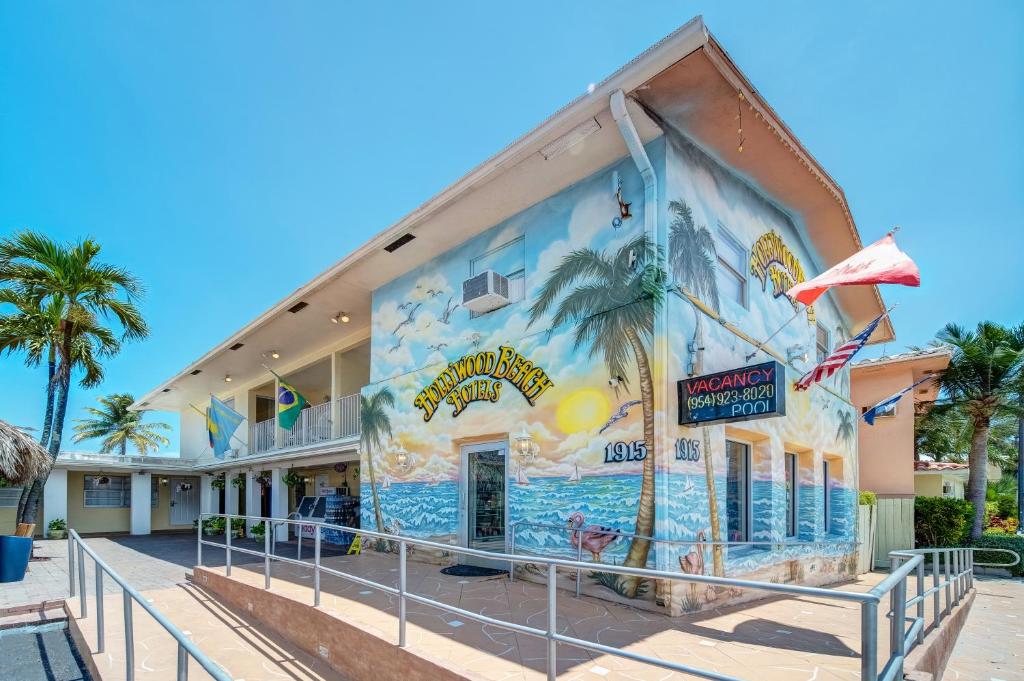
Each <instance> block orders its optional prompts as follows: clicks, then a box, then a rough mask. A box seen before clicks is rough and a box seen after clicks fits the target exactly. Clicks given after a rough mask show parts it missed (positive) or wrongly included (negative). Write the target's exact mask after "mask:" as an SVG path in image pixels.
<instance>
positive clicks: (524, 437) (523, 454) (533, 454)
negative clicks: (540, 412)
mask: <svg viewBox="0 0 1024 681" xmlns="http://www.w3.org/2000/svg"><path fill="white" fill-rule="evenodd" d="M512 449H513V450H514V451H515V452H516V453H517V454H518V455H519V458H520V460H521V461H533V460H534V459H536V458H537V454H539V453H540V445H538V444H537V442H536V440H534V439H533V437H532V436H531V435H530V434H529V433H528V432H526V426H523V430H522V432H521V433H519V435H517V436H516V437H515V440H513V441H512Z"/></svg>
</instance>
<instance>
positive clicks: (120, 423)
mask: <svg viewBox="0 0 1024 681" xmlns="http://www.w3.org/2000/svg"><path fill="white" fill-rule="evenodd" d="M99 402H100V407H99V408H96V407H87V408H86V410H85V411H86V412H88V413H89V414H90V415H91V416H92V418H89V419H76V421H75V424H76V425H75V436H74V438H73V439H74V441H75V442H83V441H85V440H97V439H102V442H101V443H100V451H101V452H102V453H104V454H108V453H110V452H113V451H117V453H118V454H119V455H121V456H125V455H127V454H128V445H129V444H131V445H132V446H133V447H134V448H135V451H137V452H138V453H139V454H140V455H141V456H145V455H146V454H149V453H150V452H151V451H152V452H154V453H155V452H157V451H158V450H159V449H160V448H161V447H166V446H167V445H168V444H170V440H168V439H167V438H166V437H164V436H163V435H162V434H160V433H159V432H157V431H161V430H170V429H171V427H170V426H169V425H167V424H166V423H143V422H142V418H143V412H141V411H132V410H131V409H130V408H129V407H131V406H132V403H133V402H135V398H134V397H132V396H131V395H129V394H128V393H115V394H113V395H107V396H106V397H101V398H100V400H99Z"/></svg>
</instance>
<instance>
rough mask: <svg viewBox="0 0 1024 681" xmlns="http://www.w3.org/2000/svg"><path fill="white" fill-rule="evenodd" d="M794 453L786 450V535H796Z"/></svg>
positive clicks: (795, 465) (795, 462) (795, 463)
mask: <svg viewBox="0 0 1024 681" xmlns="http://www.w3.org/2000/svg"><path fill="white" fill-rule="evenodd" d="M796 473H797V459H796V454H793V453H792V452H786V536H787V537H796V529H797V528H796V484H797V477H796Z"/></svg>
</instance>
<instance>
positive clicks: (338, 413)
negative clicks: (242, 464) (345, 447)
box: [249, 393, 359, 454]
mask: <svg viewBox="0 0 1024 681" xmlns="http://www.w3.org/2000/svg"><path fill="white" fill-rule="evenodd" d="M276 425H277V419H276V418H269V419H265V420H263V421H259V422H257V423H254V424H252V426H250V427H249V453H250V454H263V453H266V452H271V451H274V450H275V449H291V448H294V447H307V446H310V445H315V444H320V443H324V442H331V441H334V440H345V439H349V438H352V437H356V436H358V435H359V394H358V393H356V394H354V395H345V396H344V397H339V398H338V399H336V400H334V401H333V402H324V403H323V404H318V405H316V406H313V407H307V408H306V409H303V410H302V414H301V415H300V416H299V418H298V419H297V420H296V421H295V425H294V426H292V429H291V430H287V431H286V430H282V431H281V433H282V438H281V440H280V444H278V437H277V431H278V428H277V427H276Z"/></svg>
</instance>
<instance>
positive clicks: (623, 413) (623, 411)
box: [597, 400, 640, 435]
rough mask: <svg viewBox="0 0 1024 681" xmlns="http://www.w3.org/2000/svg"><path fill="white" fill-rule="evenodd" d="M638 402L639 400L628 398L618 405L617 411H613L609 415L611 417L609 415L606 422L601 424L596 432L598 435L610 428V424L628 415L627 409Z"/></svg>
mask: <svg viewBox="0 0 1024 681" xmlns="http://www.w3.org/2000/svg"><path fill="white" fill-rule="evenodd" d="M638 404H640V400H630V401H629V402H626V403H625V404H623V405H622V406H621V407H619V410H618V411H617V412H615V413H614V414H612V415H611V417H609V419H608V422H607V423H606V424H604V425H603V426H601V430H599V431H597V434H598V435H600V434H601V433H603V432H604V431H606V430H608V429H609V428H611V427H612V424H613V423H615V422H616V421H621V420H622V419H624V418H626V417H627V416H628V415H629V410H630V409H632V408H633V407H635V406H636V405H638Z"/></svg>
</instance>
